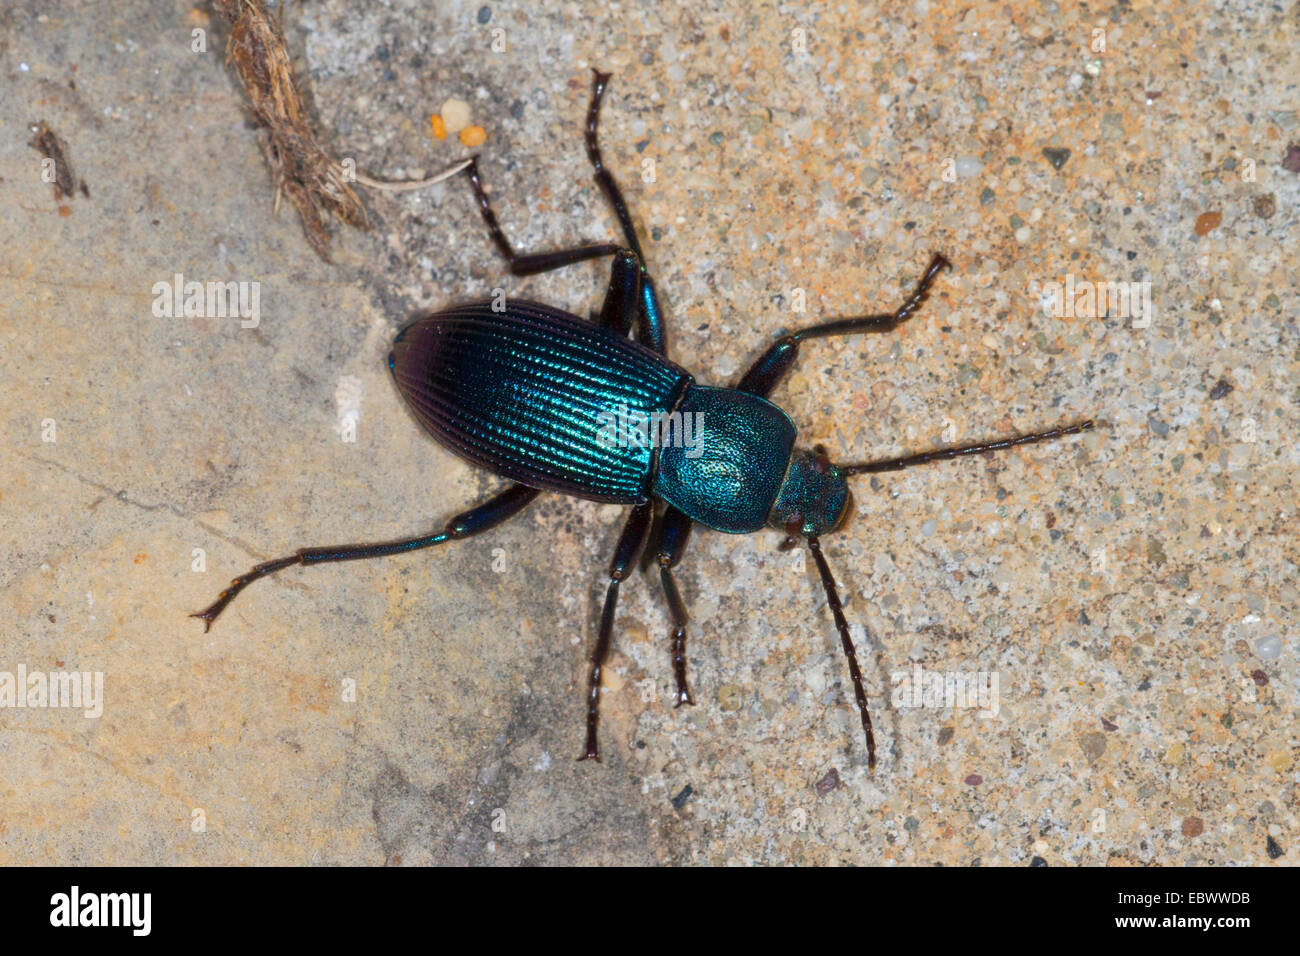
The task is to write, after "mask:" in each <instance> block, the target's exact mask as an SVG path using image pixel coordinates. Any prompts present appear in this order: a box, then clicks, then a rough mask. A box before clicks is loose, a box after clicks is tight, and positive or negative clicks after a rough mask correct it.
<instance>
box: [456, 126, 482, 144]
mask: <svg viewBox="0 0 1300 956" xmlns="http://www.w3.org/2000/svg"><path fill="white" fill-rule="evenodd" d="M460 141H461V143H462V144H463V145H465V146H482V145H483V144H484V143H485V142H487V130H485V129H484V128H483V127H482V126H466V127H465V128H464V129H463V130H461V131H460Z"/></svg>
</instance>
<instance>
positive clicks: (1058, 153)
mask: <svg viewBox="0 0 1300 956" xmlns="http://www.w3.org/2000/svg"><path fill="white" fill-rule="evenodd" d="M1043 155H1044V156H1046V157H1047V161H1048V162H1049V163H1051V164H1052V168H1053V169H1060V168H1061V167H1062V166H1064V165H1065V163H1066V161H1067V160H1068V159H1069V158H1070V151H1069V150H1068V149H1057V148H1054V147H1052V146H1047V147H1045V148H1044V149H1043Z"/></svg>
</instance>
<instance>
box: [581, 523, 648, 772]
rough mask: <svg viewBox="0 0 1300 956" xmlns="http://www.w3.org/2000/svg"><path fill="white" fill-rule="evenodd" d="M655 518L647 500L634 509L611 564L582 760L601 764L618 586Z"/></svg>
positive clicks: (589, 684)
mask: <svg viewBox="0 0 1300 956" xmlns="http://www.w3.org/2000/svg"><path fill="white" fill-rule="evenodd" d="M653 517H654V504H653V503H652V502H649V501H647V502H646V503H645V504H643V505H637V506H636V507H635V508H633V509H632V514H631V515H630V516H629V517H628V519H627V524H625V525H624V526H623V533H622V534H621V535H619V538H618V547H617V548H615V549H614V560H613V561H611V562H610V564H609V588H608V590H606V592H605V608H604V610H603V611H602V612H601V614H600V632H599V633H598V634H597V637H596V646H595V648H593V649H592V652H591V675H590V677H589V679H588V682H587V746H586V748H585V750H584V751H583V754H582V756H581V757H579V758H578V759H579V760H595V761H597V762H599V761H600V747H599V745H598V744H597V743H596V727H597V725H599V723H600V677H601V672H602V671H603V670H604V668H605V658H606V657H608V656H609V644H610V639H611V638H612V636H613V633H614V609H615V607H616V606H617V605H618V586H619V583H620V582H622V581H623V580H624V579H625V578H626V577H627V576H628V575H629V574H631V573H632V569H633V568H634V567H636V561H637V558H638V557H640V556H641V549H642V548H644V547H645V540H646V538H647V537H648V536H649V534H650V522H651V519H652V518H653Z"/></svg>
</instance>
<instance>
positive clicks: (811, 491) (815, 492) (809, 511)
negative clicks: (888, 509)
mask: <svg viewBox="0 0 1300 956" xmlns="http://www.w3.org/2000/svg"><path fill="white" fill-rule="evenodd" d="M852 510H853V496H852V495H851V494H850V493H849V485H848V481H847V480H846V479H845V475H844V473H843V472H842V471H840V469H838V468H836V467H835V466H834V465H832V464H831V460H830V459H829V458H827V457H826V452H825V451H824V450H823V449H822V448H821V446H820V445H819V446H817V447H816V448H815V449H813V450H812V451H808V450H806V449H803V448H796V449H795V450H794V452H793V453H792V454H791V455H790V466H789V468H788V469H787V470H786V473H785V481H784V483H782V485H781V490H780V491H779V492H777V495H776V503H775V504H773V505H772V511H771V513H769V514H768V516H767V523H768V525H769V526H771V527H773V528H778V529H780V530H781V531H784V532H785V533H786V534H787V535H789V536H790V537H791V538H794V537H796V536H802V537H805V538H807V537H815V536H817V535H821V534H825V533H826V532H828V531H834V530H836V529H837V528H839V527H840V525H842V524H843V523H844V519H845V518H847V517H848V516H849V513H850V512H851V511H852ZM791 543H793V542H791Z"/></svg>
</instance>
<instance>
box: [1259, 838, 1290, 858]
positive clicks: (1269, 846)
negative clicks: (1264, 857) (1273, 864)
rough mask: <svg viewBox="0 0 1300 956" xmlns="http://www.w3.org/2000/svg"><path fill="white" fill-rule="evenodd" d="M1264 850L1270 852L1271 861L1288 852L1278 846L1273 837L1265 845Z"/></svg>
mask: <svg viewBox="0 0 1300 956" xmlns="http://www.w3.org/2000/svg"><path fill="white" fill-rule="evenodd" d="M1264 848H1265V849H1266V850H1267V851H1268V858H1269V859H1270V860H1276V859H1277V858H1278V857H1279V856H1281V855H1282V854H1283V853H1285V852H1286V850H1284V849H1282V848H1281V847H1280V846H1278V844H1277V841H1276V840H1274V839H1273V838H1272V837H1269V838H1268V842H1267V843H1265V844H1264Z"/></svg>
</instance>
